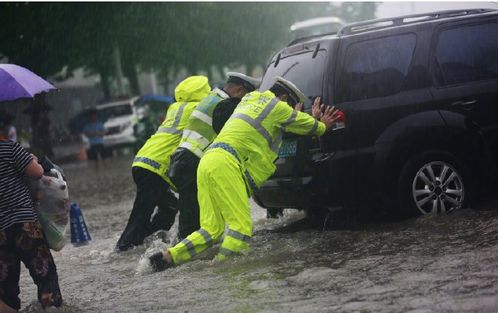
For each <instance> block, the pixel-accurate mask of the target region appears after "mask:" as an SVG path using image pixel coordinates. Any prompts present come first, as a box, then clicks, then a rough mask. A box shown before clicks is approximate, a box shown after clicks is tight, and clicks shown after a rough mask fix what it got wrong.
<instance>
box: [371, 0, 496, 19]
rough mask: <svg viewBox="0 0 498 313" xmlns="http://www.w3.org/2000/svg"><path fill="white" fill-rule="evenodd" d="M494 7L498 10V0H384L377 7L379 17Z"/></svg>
mask: <svg viewBox="0 0 498 313" xmlns="http://www.w3.org/2000/svg"><path fill="white" fill-rule="evenodd" d="M471 8H492V9H497V10H498V1H494V2H459V1H451V2H422V1H403V2H383V3H381V4H379V6H378V7H377V17H378V18H384V17H393V16H398V15H405V14H413V13H425V12H431V11H439V10H453V9H471Z"/></svg>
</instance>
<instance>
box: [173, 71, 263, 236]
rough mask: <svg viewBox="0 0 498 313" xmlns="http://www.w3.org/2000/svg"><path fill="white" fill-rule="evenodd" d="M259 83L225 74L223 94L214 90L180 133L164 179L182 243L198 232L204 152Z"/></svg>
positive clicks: (229, 73)
mask: <svg viewBox="0 0 498 313" xmlns="http://www.w3.org/2000/svg"><path fill="white" fill-rule="evenodd" d="M259 84H260V80H259V79H256V78H253V77H249V76H246V75H244V74H241V73H235V72H228V73H227V82H226V84H225V86H224V87H223V90H220V89H218V88H214V89H213V91H211V93H210V94H209V96H207V97H206V98H204V99H203V100H202V101H201V102H200V103H199V105H198V106H197V107H196V108H195V110H194V112H192V115H191V116H190V118H189V120H188V124H187V127H185V129H184V130H183V136H182V139H181V141H180V146H179V147H178V149H176V151H175V153H173V155H172V156H171V166H170V168H169V172H168V176H169V178H170V179H171V181H172V182H173V184H175V186H176V188H177V191H178V196H179V197H178V210H179V211H180V216H179V225H178V236H179V238H180V239H184V238H185V237H187V235H189V234H190V233H192V232H193V231H195V230H197V229H199V203H198V201H197V166H198V164H199V161H200V158H201V157H202V156H203V155H204V150H205V149H206V148H207V147H208V146H209V144H210V143H211V142H213V140H214V139H215V138H216V135H217V134H218V132H219V131H220V130H221V128H222V127H223V125H224V124H225V122H226V120H227V119H228V118H229V117H230V115H231V114H232V112H233V110H234V109H235V106H237V104H238V103H239V101H240V99H241V98H242V97H243V96H244V95H245V94H246V93H248V92H251V91H254V90H255V89H256V88H257V87H259Z"/></svg>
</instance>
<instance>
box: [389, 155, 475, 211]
mask: <svg viewBox="0 0 498 313" xmlns="http://www.w3.org/2000/svg"><path fill="white" fill-rule="evenodd" d="M469 177H470V176H469V175H467V174H466V171H465V168H464V167H463V166H462V165H460V162H459V161H458V160H457V159H456V158H455V157H454V156H452V155H451V154H450V153H447V152H424V153H422V154H419V155H417V156H415V157H413V158H411V159H410V160H409V161H408V162H406V164H405V166H404V167H403V169H402V171H401V174H400V177H399V181H398V191H399V195H400V197H401V198H400V202H401V207H402V210H403V211H402V212H401V213H402V214H403V215H405V216H406V215H410V216H413V215H417V214H418V215H420V214H423V215H425V214H433V215H437V214H444V213H449V212H452V211H454V210H458V209H460V208H462V207H464V206H465V205H466V204H467V203H468V200H469V197H470V192H469V191H470V187H471V186H470V184H471V183H470V179H469Z"/></svg>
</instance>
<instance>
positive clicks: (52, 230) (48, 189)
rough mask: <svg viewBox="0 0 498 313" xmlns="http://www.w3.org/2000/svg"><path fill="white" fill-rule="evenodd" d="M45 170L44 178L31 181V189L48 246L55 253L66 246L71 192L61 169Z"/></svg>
mask: <svg viewBox="0 0 498 313" xmlns="http://www.w3.org/2000/svg"><path fill="white" fill-rule="evenodd" d="M44 169H45V173H44V177H43V178H42V179H39V180H32V179H30V182H29V187H30V191H31V195H32V196H33V199H34V200H35V210H36V213H37V214H38V218H39V220H40V223H41V224H42V228H43V232H44V233H45V237H46V238H47V242H48V246H49V247H50V249H52V250H54V251H60V250H61V249H62V248H63V247H64V246H65V245H66V238H65V233H66V228H67V225H68V221H69V205H70V203H69V191H68V188H67V182H66V180H65V179H64V176H63V174H62V170H61V169H60V168H58V167H56V166H54V167H52V168H50V169H49V170H48V171H47V170H46V168H45V166H44Z"/></svg>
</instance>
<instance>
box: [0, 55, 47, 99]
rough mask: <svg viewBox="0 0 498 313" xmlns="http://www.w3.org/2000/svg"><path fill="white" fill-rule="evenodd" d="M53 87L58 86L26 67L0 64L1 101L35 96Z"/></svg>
mask: <svg viewBox="0 0 498 313" xmlns="http://www.w3.org/2000/svg"><path fill="white" fill-rule="evenodd" d="M51 89H56V88H55V87H54V86H52V84H50V83H49V82H47V81H46V80H44V79H43V78H41V77H40V76H38V75H36V74H35V73H33V72H31V71H30V70H28V69H25V68H24V67H21V66H18V65H15V64H0V102H2V101H11V100H16V99H20V98H33V97H34V96H35V95H36V94H38V93H40V92H43V91H48V90H51Z"/></svg>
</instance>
